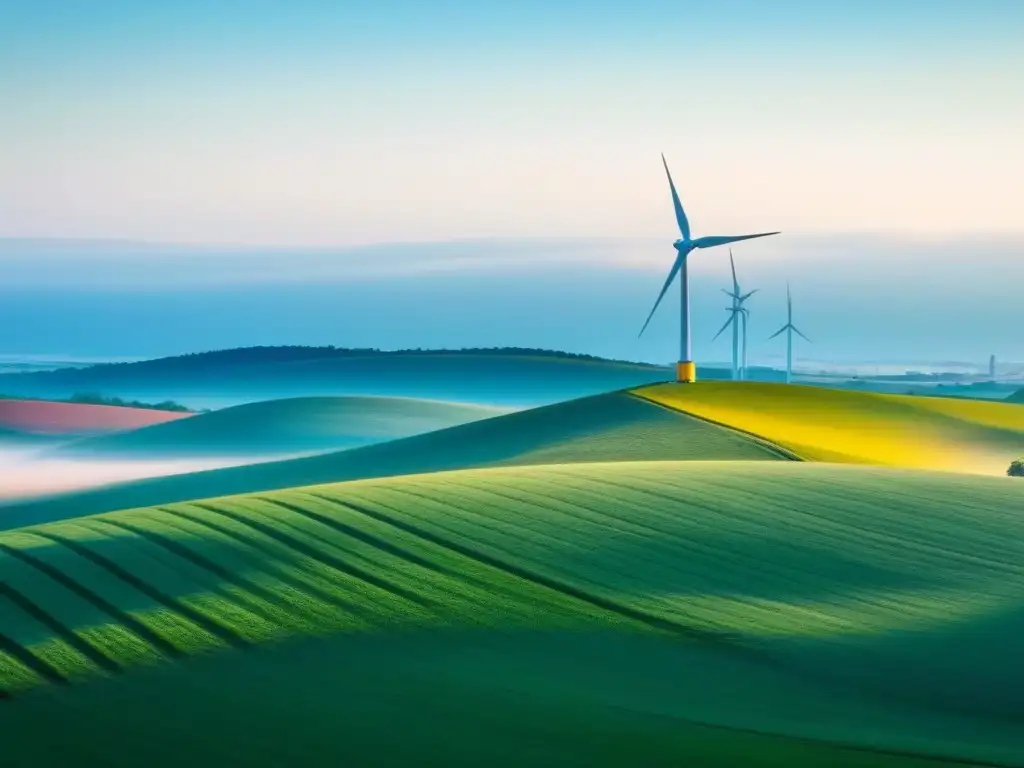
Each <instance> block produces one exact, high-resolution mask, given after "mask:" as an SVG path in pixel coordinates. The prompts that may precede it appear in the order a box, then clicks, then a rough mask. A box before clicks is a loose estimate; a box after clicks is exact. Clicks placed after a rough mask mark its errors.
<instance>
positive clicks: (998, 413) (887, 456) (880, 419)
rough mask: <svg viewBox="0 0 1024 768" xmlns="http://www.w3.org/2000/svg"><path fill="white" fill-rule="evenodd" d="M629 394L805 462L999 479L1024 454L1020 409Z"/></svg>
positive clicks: (735, 393) (866, 396)
mask: <svg viewBox="0 0 1024 768" xmlns="http://www.w3.org/2000/svg"><path fill="white" fill-rule="evenodd" d="M635 394H636V395H638V396H640V397H643V398H646V399H649V400H651V401H652V402H657V403H660V404H662V405H666V406H668V407H672V408H676V409H678V410H681V411H683V412H686V413H691V414H693V415H695V416H699V417H701V418H706V419H710V420H711V421H714V422H717V423H720V424H724V425H727V426H729V427H732V428H735V429H739V430H743V431H746V432H751V433H754V434H757V435H760V436H761V437H763V438H765V439H766V440H769V441H771V442H772V443H775V444H777V445H779V446H781V447H783V448H786V449H788V450H790V451H792V452H793V453H795V454H797V455H798V456H800V457H802V458H804V459H807V460H811V461H835V462H842V463H863V464H879V465H886V466H898V467H913V468H920V469H940V470H948V471H954V472H969V473H976V474H990V475H1001V474H1004V473H1005V472H1006V467H1007V466H1008V464H1009V462H1010V461H1011V460H1012V459H1013V458H1016V457H1017V456H1019V455H1021V454H1022V453H1024V409H1022V408H1018V407H1016V406H1014V405H1010V404H1007V403H1000V402H988V401H982V400H966V399H959V398H941V397H916V396H910V395H887V394H878V393H871V392H852V391H849V390H841V389H827V388H818V387H809V386H803V385H798V384H772V383H758V382H698V383H697V384H693V385H678V384H662V385H654V386H650V387H643V388H641V389H637V390H635Z"/></svg>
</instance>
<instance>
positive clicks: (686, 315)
mask: <svg viewBox="0 0 1024 768" xmlns="http://www.w3.org/2000/svg"><path fill="white" fill-rule="evenodd" d="M661 163H662V165H664V166H665V175H666V176H668V186H669V189H671V190H672V204H673V206H675V209H676V223H677V224H679V233H680V234H681V235H682V237H681V238H680V239H679V240H676V241H675V242H674V243H672V246H673V247H674V248H675V249H676V258H675V261H674V262H673V263H672V269H670V270H669V273H668V277H667V278H666V279H665V284H664V285H663V286H662V288H661V293H659V294H658V300H657V301H655V302H654V307H653V308H652V309H651V313H650V314H649V315H648V316H647V321H646V322H645V323H644V327H643V328H641V329H640V336H643V333H644V331H645V330H647V325H648V324H649V323H650V322H651V318H652V317H654V313H655V311H656V310H657V309H658V305H659V304H661V300H662V299H663V298H664V297H665V293H666V292H668V289H669V286H670V285H671V284H672V281H673V280H674V279H675V277H676V275H677V274H678V275H679V293H680V307H679V362H678V364H677V365H676V380H677V381H680V382H685V383H690V382H693V381H696V380H697V370H696V366H694V364H693V355H692V352H691V346H690V289H689V284H688V282H687V274H686V257H687V256H689V255H690V252H691V251H693V250H695V249H697V248H714V247H715V246H716V245H727V244H728V243H736V242H739V241H740V240H751V239H753V238H755V237H767V236H768V235H777V234H779V233H778V232H761V233H759V234H756V235H718V236H710V237H698V238H696V239H691V237H690V222H689V221H688V220H687V218H686V213H685V212H684V211H683V205H682V203H680V202H679V195H678V193H677V192H676V185H675V184H674V183H673V182H672V174H671V173H670V172H669V170H668V163H667V162H665V155H662V156H661ZM638 338H639V336H638Z"/></svg>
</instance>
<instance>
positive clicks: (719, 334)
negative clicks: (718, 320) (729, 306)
mask: <svg viewBox="0 0 1024 768" xmlns="http://www.w3.org/2000/svg"><path fill="white" fill-rule="evenodd" d="M735 319H736V315H729V319H728V320H726V321H725V325H723V326H722V327H721V328H719V329H718V333H716V334H715V335H714V336H713V337H712V339H711V340H712V341H714V340H715V339H717V338H718V337H719V336H721V335H722V333H723V332H724V331H725V329H726V328H728V327H729V326H730V325H732V323H733V321H734V320H735Z"/></svg>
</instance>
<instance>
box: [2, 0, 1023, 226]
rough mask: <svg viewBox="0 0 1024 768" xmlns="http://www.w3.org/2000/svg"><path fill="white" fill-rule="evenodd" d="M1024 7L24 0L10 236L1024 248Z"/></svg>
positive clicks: (12, 55) (7, 83)
mask: <svg viewBox="0 0 1024 768" xmlns="http://www.w3.org/2000/svg"><path fill="white" fill-rule="evenodd" d="M1021 39H1024V3H1021V2H1018V1H1017V0H1006V1H1005V2H998V1H996V0H988V1H987V2H986V1H985V0H979V1H975V2H968V1H965V2H942V1H941V0H920V1H919V2H911V1H909V0H903V1H902V2H901V1H900V0H893V1H892V2H881V1H880V0H862V1H861V2H857V3H848V2H838V1H837V2H795V1H793V2H766V1H764V0H749V1H747V2H740V1H739V0H733V1H732V2H728V1H724V2H714V3H710V2H700V3H696V2H685V1H681V0H675V1H673V2H643V1H642V0H640V1H637V2H620V3H608V2H603V3H602V2H595V3H588V4H586V5H585V6H584V5H581V4H578V3H553V2H535V1H534V0H528V1H527V2H516V3H506V2H502V3H493V2H431V3H426V2H397V1H395V0H392V1H390V2H389V1H386V0H385V1H380V0H375V1H374V2H362V3H353V2H344V3H333V2H311V1H310V0H297V1H296V2H288V3H285V2H261V1H259V0H248V1H247V2H241V1H240V0H237V1H236V2H199V0H186V1H185V2H177V3H155V2H153V3H149V2H146V3H143V2H137V0H121V1H115V0H77V1H75V2H72V1H71V0H65V1H64V2H60V1H56V2H54V1H51V2H39V1H38V0H7V2H5V3H3V4H2V7H0V114H2V115H3V118H2V120H0V236H35V237H127V238H144V239H151V240H172V241H187V242H243V243H289V244H298V243H308V244H326V243H330V244H348V243H368V242H385V241H424V240H445V239H450V238H462V237H488V236H501V237H529V236H552V235H553V236H579V235H588V236H639V237H647V236H650V237H664V236H668V237H672V236H674V232H673V228H672V221H671V218H670V216H671V214H670V211H671V207H670V203H669V201H668V197H667V195H666V192H665V189H664V178H663V176H662V171H661V168H660V166H659V160H658V153H659V152H660V151H664V152H665V153H666V154H667V155H668V157H669V160H670V162H671V164H672V167H673V169H674V173H675V175H676V178H677V181H678V183H679V186H680V188H681V189H680V191H681V194H682V195H683V198H684V202H685V204H686V205H687V206H688V208H689V209H690V215H691V219H692V220H693V222H694V227H695V230H696V231H697V233H698V234H700V233H711V232H715V231H716V230H729V229H742V230H743V231H747V230H755V231H756V230H760V229H766V228H780V229H783V230H784V231H787V232H913V233H922V232H930V233H935V234H938V235H944V234H950V233H962V232H1003V233H1006V232H1021V231H1024V223H1022V221H1021V217H1020V215H1019V211H1020V202H1019V201H1020V199H1021V195H1020V192H1021V186H1022V184H1021V181H1020V179H1021V178H1024V150H1022V148H1021V141H1020V138H1019V137H1020V136H1021V135H1024V46H1021V45H1020V41H1021Z"/></svg>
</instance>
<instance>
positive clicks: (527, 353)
mask: <svg viewBox="0 0 1024 768" xmlns="http://www.w3.org/2000/svg"><path fill="white" fill-rule="evenodd" d="M453 354H457V355H479V356H517V357H547V358H561V359H566V360H582V361H592V362H604V363H620V364H628V365H639V366H643V367H646V368H657V367H660V366H653V365H649V364H647V363H636V362H633V361H629V360H613V359H608V358H604V357H598V356H596V355H584V354H578V353H574V352H559V351H556V350H550V349H533V348H529V347H473V348H464V349H421V348H416V349H397V350H381V349H377V348H375V347H374V348H370V347H363V348H351V347H336V346H333V345H332V346H325V347H313V346H276V347H265V346H257V347H238V348H235V349H221V350H213V351H209V352H191V353H189V354H185V355H176V356H174V357H161V358H158V359H155V360H143V361H138V362H128V363H100V364H99V365H95V366H90V367H91V368H94V369H97V368H102V369H113V368H126V367H134V368H139V367H147V368H182V367H188V368H204V367H208V366H220V365H224V364H229V365H231V364H240V365H251V364H255V363H292V362H301V361H304V360H323V359H329V358H344V357H371V356H397V355H405V356H409V355H417V356H432V355H433V356H436V355H453Z"/></svg>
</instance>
